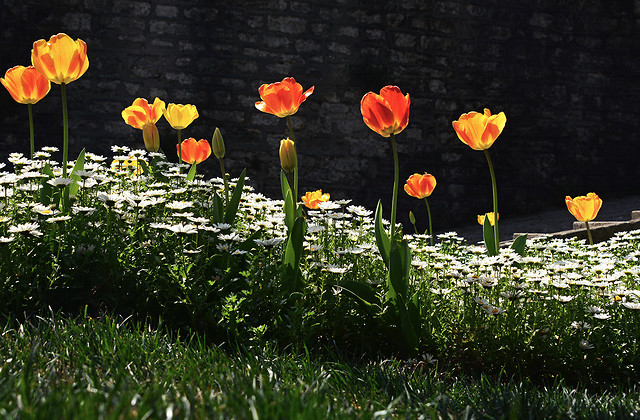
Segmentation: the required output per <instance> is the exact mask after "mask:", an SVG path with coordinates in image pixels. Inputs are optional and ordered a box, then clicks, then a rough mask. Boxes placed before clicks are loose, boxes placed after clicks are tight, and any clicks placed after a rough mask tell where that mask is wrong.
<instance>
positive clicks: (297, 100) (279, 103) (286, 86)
mask: <svg viewBox="0 0 640 420" xmlns="http://www.w3.org/2000/svg"><path fill="white" fill-rule="evenodd" d="M313 89H314V86H311V87H310V88H309V89H308V90H307V91H306V92H304V93H303V92H302V85H300V83H297V82H296V80H295V79H294V78H293V77H285V78H284V79H282V81H281V82H276V83H270V84H263V85H262V86H260V87H259V88H258V94H260V99H262V101H258V102H256V108H257V109H258V110H260V111H262V112H266V113H268V114H273V115H275V116H277V117H280V118H284V117H286V116H289V115H293V114H295V113H296V112H298V108H299V107H300V104H302V103H303V102H304V101H305V100H306V99H307V98H308V97H309V95H311V94H312V93H313Z"/></svg>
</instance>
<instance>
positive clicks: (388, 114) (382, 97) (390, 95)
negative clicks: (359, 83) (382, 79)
mask: <svg viewBox="0 0 640 420" xmlns="http://www.w3.org/2000/svg"><path fill="white" fill-rule="evenodd" d="M410 105H411V99H410V98H409V94H407V95H403V94H402V91H400V88H399V87H397V86H385V87H383V88H382V89H380V94H379V95H378V94H377V93H374V92H369V93H367V94H366V95H364V96H363V97H362V100H361V101H360V112H361V113H362V119H363V120H364V123H365V124H366V125H367V127H369V128H370V129H372V130H373V131H375V132H376V133H378V134H380V135H381V136H382V137H389V136H391V135H392V134H394V135H395V134H398V133H400V132H402V130H404V129H405V128H406V127H407V124H408V123H409V106H410Z"/></svg>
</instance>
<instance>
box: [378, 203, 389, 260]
mask: <svg viewBox="0 0 640 420" xmlns="http://www.w3.org/2000/svg"><path fill="white" fill-rule="evenodd" d="M374 233H375V236H376V245H378V251H380V255H381V256H382V261H384V265H386V266H387V268H389V250H390V248H391V241H390V240H389V235H387V232H385V230H384V226H382V202H380V200H378V205H377V206H376V214H375V221H374Z"/></svg>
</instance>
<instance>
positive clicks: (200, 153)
mask: <svg viewBox="0 0 640 420" xmlns="http://www.w3.org/2000/svg"><path fill="white" fill-rule="evenodd" d="M180 147H181V149H182V160H183V161H185V162H187V163H194V162H195V163H196V164H197V163H200V162H202V161H205V160H207V158H208V157H209V156H211V146H210V145H209V142H208V141H206V140H204V139H202V140H198V141H196V139H194V138H193V137H190V138H188V139H186V140H184V141H183V142H182V143H181V144H180ZM176 153H178V156H179V155H180V151H179V150H178V145H177V144H176Z"/></svg>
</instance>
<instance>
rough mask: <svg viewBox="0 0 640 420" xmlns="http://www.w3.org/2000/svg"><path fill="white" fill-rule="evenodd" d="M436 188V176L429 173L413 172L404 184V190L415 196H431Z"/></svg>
mask: <svg viewBox="0 0 640 420" xmlns="http://www.w3.org/2000/svg"><path fill="white" fill-rule="evenodd" d="M435 188H436V177H435V176H433V175H430V174H428V173H426V172H425V173H424V175H421V174H413V175H411V176H410V177H409V179H407V182H406V183H405V184H404V191H405V192H406V193H407V194H409V195H410V196H412V197H415V198H425V197H429V196H430V195H431V193H432V192H433V190H434V189H435Z"/></svg>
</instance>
